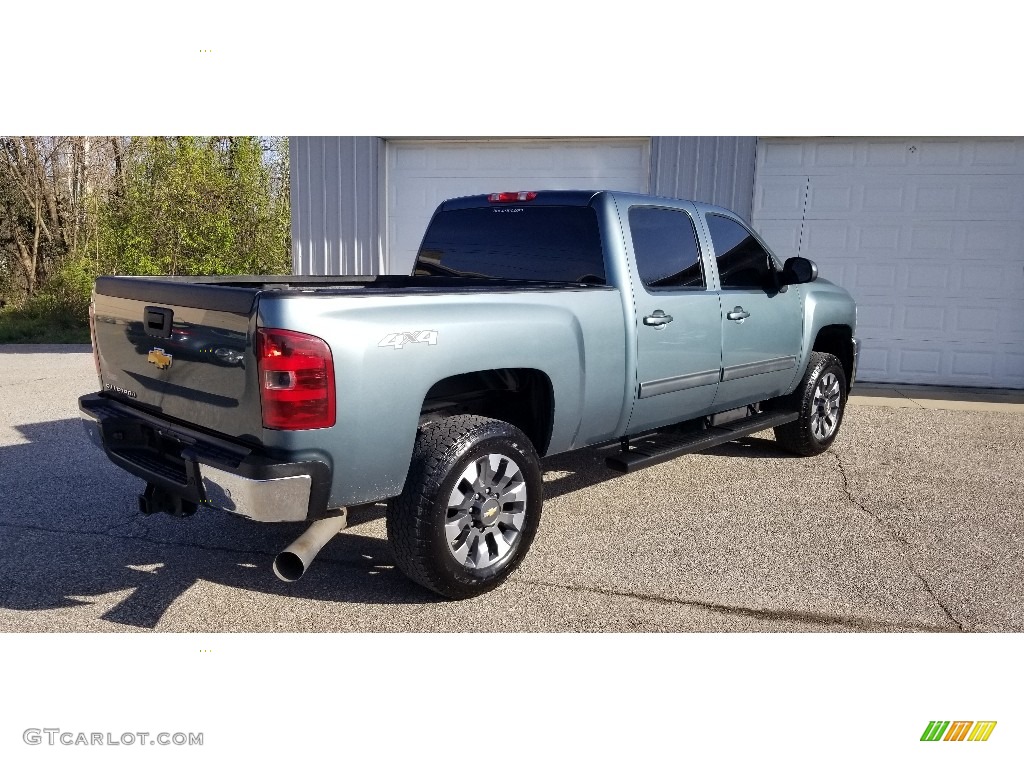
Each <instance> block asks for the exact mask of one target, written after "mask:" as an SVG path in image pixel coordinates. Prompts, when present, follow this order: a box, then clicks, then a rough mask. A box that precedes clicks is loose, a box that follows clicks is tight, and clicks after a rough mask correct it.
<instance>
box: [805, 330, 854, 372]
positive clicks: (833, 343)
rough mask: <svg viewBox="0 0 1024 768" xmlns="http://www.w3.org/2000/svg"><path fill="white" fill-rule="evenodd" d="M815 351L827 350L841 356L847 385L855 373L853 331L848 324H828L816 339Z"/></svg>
mask: <svg viewBox="0 0 1024 768" xmlns="http://www.w3.org/2000/svg"><path fill="white" fill-rule="evenodd" d="M812 349H813V351H815V352H826V353H828V354H830V355H835V356H836V357H838V358H839V362H840V363H842V365H843V372H844V373H845V374H846V381H847V385H849V382H850V376H851V375H852V374H853V331H851V330H850V327H849V326H847V325H826V326H825V327H824V328H822V329H821V330H820V331H818V335H817V337H815V339H814V346H813V347H812Z"/></svg>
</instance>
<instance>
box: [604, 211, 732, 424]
mask: <svg viewBox="0 0 1024 768" xmlns="http://www.w3.org/2000/svg"><path fill="white" fill-rule="evenodd" d="M619 215H620V217H621V218H622V219H623V220H625V221H628V223H629V227H628V233H629V234H628V236H627V240H629V241H630V242H629V243H627V247H628V249H630V250H631V251H632V258H631V259H630V265H631V270H632V280H633V286H634V292H633V293H634V301H635V308H636V312H635V321H636V327H635V333H636V341H637V379H636V390H635V392H634V395H635V397H636V400H635V404H634V406H633V412H632V415H631V417H630V420H629V426H628V428H627V429H628V432H629V433H631V434H637V433H639V432H642V431H644V430H646V429H652V428H655V427H659V426H662V425H665V424H672V423H675V422H679V421H682V420H685V419H689V418H693V417H695V416H699V415H703V414H705V413H708V412H710V409H711V407H712V403H713V401H714V399H715V394H716V392H717V389H718V380H719V372H720V365H721V334H722V325H721V307H720V304H719V299H718V295H717V293H716V292H715V291H713V290H710V287H709V284H708V280H707V279H706V273H707V267H708V264H707V261H706V257H705V256H704V254H702V252H701V248H700V244H699V240H698V237H697V231H696V227H695V217H696V210H695V209H694V208H693V207H692V206H691V205H689V204H687V203H682V202H679V203H678V204H669V203H668V202H667V201H666V203H665V204H657V205H651V204H650V203H642V204H633V205H629V204H628V203H626V202H620V211H619Z"/></svg>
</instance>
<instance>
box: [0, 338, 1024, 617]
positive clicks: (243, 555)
mask: <svg viewBox="0 0 1024 768" xmlns="http://www.w3.org/2000/svg"><path fill="white" fill-rule="evenodd" d="M96 386H97V383H96V374H95V371H94V368H93V361H92V357H91V355H90V353H89V351H88V347H82V346H62V347H57V346H0V552H2V556H0V629H2V630H4V631H23V632H24V631H28V632H33V631H41V632H111V631H134V632H148V631H154V630H155V631H161V632H195V631H204V632H238V631H252V632H264V631H267V632H273V631H290V632H303V631H318V632H320V631H323V632H335V631H402V632H405V631H495V632H504V631H512V632H515V631H625V632H631V631H642V632H697V631H747V632H761V631H927V632H957V631H1022V630H1024V559H1022V558H1021V552H1022V550H1024V522H1022V511H1024V406H1021V407H1019V408H990V407H986V401H985V398H984V396H983V395H978V396H976V397H975V398H974V399H972V397H971V396H970V395H967V396H964V397H956V396H955V394H953V395H950V394H947V395H944V397H946V398H947V399H946V400H945V402H946V403H953V405H947V406H945V407H939V406H935V405H934V403H936V402H939V401H941V400H942V398H936V399H934V400H933V401H931V402H932V406H931V407H929V406H927V405H924V406H922V405H920V403H922V402H925V403H927V402H929V401H928V399H927V398H923V397H922V395H921V394H920V389H918V390H915V392H914V393H913V394H914V396H913V397H910V396H907V395H905V394H900V393H896V395H895V396H893V397H890V396H889V395H890V393H888V392H883V393H881V394H879V393H877V392H876V393H875V394H874V395H872V393H871V391H870V388H866V389H865V390H864V394H863V395H861V394H860V393H859V392H858V393H857V394H858V396H857V397H854V398H851V401H850V406H849V409H848V411H847V413H846V417H845V422H844V424H843V428H842V432H841V434H840V436H839V438H838V439H837V441H836V442H835V444H834V445H833V447H832V448H831V449H830V450H829V451H828V452H827V453H825V454H822V455H821V456H817V457H814V458H809V459H807V458H797V457H794V456H791V455H789V454H786V453H784V452H782V451H780V450H778V449H777V448H776V446H775V443H774V441H773V440H772V437H771V433H770V432H767V433H762V434H760V435H757V436H754V437H752V438H749V439H747V440H744V441H741V442H735V443H730V444H728V445H725V446H722V447H720V448H718V449H714V450H711V451H709V452H707V453H704V454H697V455H690V456H684V457H682V458H679V459H676V460H674V461H671V462H667V463H664V464H661V465H658V466H656V467H652V468H650V469H646V470H643V471H640V472H636V473H633V474H630V475H625V476H621V475H618V474H616V473H613V472H611V471H609V470H607V469H605V467H604V461H603V457H602V456H601V455H600V454H599V453H598V452H596V451H579V452H575V453H572V454H567V455H563V456H556V457H552V458H549V459H547V460H545V463H544V468H545V492H546V496H547V501H546V503H545V507H544V513H543V520H542V523H541V529H540V532H539V534H538V536H537V539H536V541H535V542H534V545H533V548H532V550H531V551H530V553H529V554H528V556H527V557H526V559H525V560H524V562H523V564H522V566H521V567H520V569H519V570H518V571H517V572H516V573H514V574H513V575H512V576H511V577H510V578H509V580H508V581H507V582H506V583H505V584H504V585H503V586H501V587H500V588H498V589H497V590H495V591H493V592H490V593H488V594H487V595H484V596H483V597H480V598H477V599H474V600H471V601H464V602H446V601H443V600H441V599H439V598H437V597H435V596H434V595H432V594H431V593H429V592H426V591H425V590H423V589H421V588H420V587H418V586H416V585H414V584H412V583H410V582H408V581H406V580H405V579H404V577H403V576H402V575H401V574H400V573H398V572H397V571H396V569H395V568H394V565H393V562H394V561H393V559H392V554H391V550H390V548H389V546H388V543H387V540H386V537H385V532H384V509H383V507H381V506H377V507H374V508H371V509H368V510H363V511H361V512H359V513H353V514H352V515H351V519H350V527H349V529H348V530H346V531H344V532H342V533H341V534H340V535H339V536H337V537H336V538H335V539H334V540H332V541H331V542H330V543H329V544H328V545H327V547H326V548H325V549H324V551H323V552H322V553H321V555H320V557H319V558H318V559H317V561H316V562H315V563H314V565H313V566H312V568H311V569H310V571H309V573H308V574H307V575H306V576H305V577H304V578H303V579H302V580H301V581H299V582H296V583H294V584H285V583H283V582H280V581H278V580H277V579H276V578H275V577H274V576H273V574H272V572H271V568H270V566H271V562H272V560H273V557H274V555H275V554H276V553H277V552H278V551H280V550H281V549H282V548H283V547H284V546H286V545H287V544H288V543H289V542H290V541H291V540H292V539H293V538H294V537H295V536H297V535H298V534H299V533H301V532H302V530H303V528H304V526H303V525H301V524H276V525H267V524H264V525H261V524H257V523H252V522H249V521H246V520H242V519H238V518H235V517H232V516H231V515H228V514H226V513H220V512H214V511H211V510H201V511H200V512H199V513H198V514H196V515H195V516H193V517H191V518H188V519H183V520H182V519H175V518H171V517H169V516H166V515H156V516H152V517H146V516H143V515H142V514H140V513H139V512H138V510H137V506H136V497H137V495H138V494H139V493H140V492H141V491H142V488H143V483H142V481H140V480H138V479H136V478H135V477H133V476H131V475H129V474H127V473H125V472H123V471H122V470H120V469H118V468H117V467H114V466H113V465H112V464H111V463H110V462H109V461H107V460H106V458H105V457H104V456H103V455H102V453H101V452H100V451H99V449H97V448H96V447H94V446H93V445H92V444H91V443H90V442H88V440H87V439H86V436H85V433H84V431H83V429H82V427H81V425H80V423H79V418H78V409H77V398H78V396H79V395H81V394H85V393H87V392H92V391H94V390H95V389H96ZM1008 397H1009V401H1010V405H1013V404H1014V402H1013V401H1014V399H1015V396H1014V395H1013V394H1012V393H1011V394H1010V395H1008ZM887 400H889V401H892V402H886V401H887ZM899 400H909V401H910V402H911V403H914V404H915V405H908V404H907V403H900V402H898V401H899ZM1004 400H1005V398H1004ZM1016 401H1017V402H1018V403H1019V402H1020V398H1019V397H1017V398H1016Z"/></svg>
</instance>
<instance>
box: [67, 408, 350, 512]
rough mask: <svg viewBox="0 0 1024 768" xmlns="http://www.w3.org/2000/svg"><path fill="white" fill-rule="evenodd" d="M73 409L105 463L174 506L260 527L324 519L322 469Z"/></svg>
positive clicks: (120, 415)
mask: <svg viewBox="0 0 1024 768" xmlns="http://www.w3.org/2000/svg"><path fill="white" fill-rule="evenodd" d="M78 405H79V410H80V411H81V414H82V422H83V425H84V426H85V431H86V433H87V434H88V435H89V438H90V440H92V442H94V443H95V444H96V445H98V446H99V447H100V448H102V449H103V451H104V453H106V454H107V458H109V459H110V460H111V461H112V462H113V463H114V464H116V465H117V466H119V467H121V468H122V469H124V470H126V471H128V472H130V473H132V474H133V475H135V476H137V477H140V478H142V479H143V480H145V481H146V482H148V483H152V484H154V485H156V486H158V487H160V488H162V489H164V490H166V491H167V492H169V493H171V494H174V495H176V496H180V497H181V498H182V499H186V500H188V501H190V502H192V503H194V504H198V505H202V506H207V507H211V508H213V509H220V510H224V511H225V512H232V513H234V514H237V515H241V516H243V517H247V518H249V519H250V520H257V521H260V522H295V521H302V520H316V519H320V518H322V517H325V516H326V513H327V500H328V495H329V493H330V486H331V470H330V468H329V466H328V465H327V464H326V463H325V462H323V461H310V460H296V458H295V457H291V456H288V455H286V454H275V455H270V454H269V453H264V452H261V451H260V450H258V449H254V448H252V447H251V446H247V445H243V444H241V443H237V442H233V441H229V440H225V439H223V438H218V437H215V436H213V435H210V434H207V433H205V432H201V431H199V430H197V429H193V428H190V427H188V426H184V425H181V424H177V423H175V422H171V421H168V420H165V419H161V418H160V417H159V416H154V415H152V414H149V413H145V412H142V411H139V410H137V409H135V408H132V407H130V406H128V405H125V404H123V403H120V402H118V401H116V400H114V399H112V398H109V397H105V396H103V395H99V394H94V395H84V396H83V397H81V398H79V401H78Z"/></svg>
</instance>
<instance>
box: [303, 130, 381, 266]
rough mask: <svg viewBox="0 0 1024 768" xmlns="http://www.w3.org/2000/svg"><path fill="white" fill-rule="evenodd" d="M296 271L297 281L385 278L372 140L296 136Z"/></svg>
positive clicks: (377, 144)
mask: <svg viewBox="0 0 1024 768" xmlns="http://www.w3.org/2000/svg"><path fill="white" fill-rule="evenodd" d="M289 154H290V160H291V167H292V186H291V203H292V271H293V272H294V273H295V274H298V275H355V274H380V273H382V272H385V271H386V269H385V264H386V259H385V255H384V252H383V248H382V238H381V230H382V227H383V221H382V217H381V211H382V207H381V200H380V189H379V182H380V176H379V170H378V169H379V167H380V165H381V164H382V162H383V157H384V141H383V139H379V138H377V137H374V136H326V137H324V136H293V137H291V139H290V141H289Z"/></svg>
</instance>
